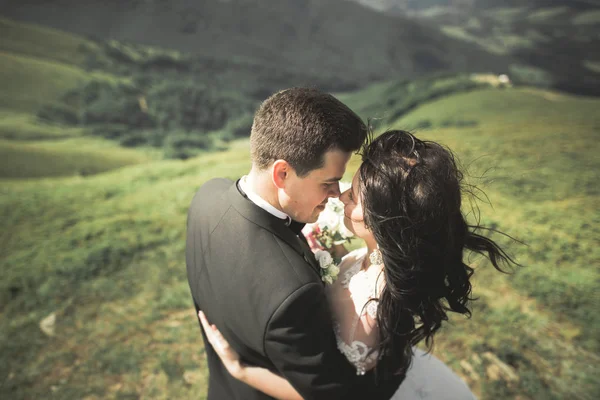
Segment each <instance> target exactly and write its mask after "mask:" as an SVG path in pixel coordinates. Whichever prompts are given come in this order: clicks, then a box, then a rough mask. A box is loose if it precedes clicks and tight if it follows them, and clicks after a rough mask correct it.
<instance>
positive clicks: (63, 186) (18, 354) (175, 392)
mask: <svg viewBox="0 0 600 400" xmlns="http://www.w3.org/2000/svg"><path fill="white" fill-rule="evenodd" d="M394 85H397V82H392V83H390V84H387V85H386V84H381V85H379V86H377V87H373V88H371V89H370V92H369V91H368V90H367V89H365V91H363V92H361V93H359V94H356V95H355V96H354V97H353V96H352V95H346V96H345V97H344V99H345V101H347V102H348V103H349V104H350V105H352V106H354V107H355V108H357V109H359V110H363V111H361V113H363V116H364V117H368V116H370V115H369V114H370V113H371V112H372V110H371V109H369V108H368V103H369V102H370V101H371V102H373V103H378V104H385V102H386V100H387V98H390V99H393V98H395V94H394V91H393V90H392V89H393V87H394ZM369 93H370V97H369V98H366V97H365V96H367V95H368V94H369ZM386 96H387V98H386ZM599 106H600V103H599V100H597V99H591V98H585V97H575V96H569V95H564V94H561V93H556V92H549V91H543V90H531V89H506V90H503V91H499V90H491V89H486V90H475V91H471V92H468V93H461V94H456V95H453V96H450V97H446V98H440V99H437V100H435V101H433V102H431V103H428V104H425V105H422V106H420V107H418V108H416V109H413V110H412V111H411V112H410V113H408V114H406V115H403V116H402V117H401V119H399V120H394V121H389V124H390V125H392V126H398V127H402V126H410V125H414V124H415V123H417V122H419V121H422V120H429V121H430V129H429V130H422V131H420V132H418V133H417V134H418V136H419V137H423V138H434V139H436V140H439V141H442V142H443V143H446V144H448V145H449V146H450V147H451V148H453V149H454V150H455V151H456V153H457V155H458V156H459V158H460V161H461V162H462V164H463V165H464V166H465V167H467V168H468V170H469V172H470V178H469V179H468V182H469V183H472V184H477V185H478V186H479V187H481V188H482V189H484V190H485V191H486V193H487V195H488V197H489V199H490V200H491V202H492V204H493V208H491V207H489V206H487V205H485V204H483V203H480V211H481V218H482V219H481V222H482V223H483V224H485V225H487V226H491V227H495V228H497V229H500V230H502V231H505V232H507V233H509V234H511V235H513V236H516V237H518V238H519V239H522V240H524V241H525V242H526V243H527V244H528V246H524V245H519V244H517V243H514V242H511V241H509V240H506V239H505V238H502V237H499V236H498V237H497V238H498V239H499V240H501V241H502V242H503V243H505V244H506V245H507V248H508V249H509V250H510V252H511V253H512V254H514V255H515V256H516V257H517V258H518V260H519V261H520V262H521V263H522V264H523V265H524V267H523V268H519V269H517V270H516V271H515V273H514V274H512V275H501V274H498V273H496V272H495V271H494V270H493V269H492V268H491V267H490V266H489V265H487V264H486V263H483V262H482V261H481V259H478V258H477V257H473V258H471V261H472V262H473V263H474V264H475V265H477V272H476V280H475V291H474V295H475V297H479V298H480V300H478V301H477V302H475V308H474V316H473V318H472V319H471V320H462V319H458V318H452V324H451V325H448V326H447V327H445V328H444V330H443V332H442V333H441V334H440V335H439V339H438V340H437V342H436V343H437V345H436V348H435V354H436V355H438V356H439V357H440V358H442V359H444V360H445V361H446V362H448V363H449V365H450V366H451V367H452V368H453V369H454V370H455V371H456V372H457V373H459V374H460V375H462V376H463V377H464V378H465V379H466V380H467V381H468V382H469V384H470V385H471V387H473V389H474V390H475V392H476V393H477V394H478V396H479V398H482V399H514V398H531V399H533V398H545V399H546V398H547V399H560V398H577V399H592V398H594V394H595V393H597V392H598V389H599V388H598V382H597V380H596V379H595V377H597V376H598V370H597V368H598V363H597V355H596V354H597V352H598V350H599V343H598V339H597V335H596V333H597V326H598V323H599V321H598V319H597V313H596V312H595V308H596V305H597V304H598V300H599V299H598V292H597V290H596V289H597V284H598V281H599V279H600V277H599V275H598V271H597V269H596V268H595V265H597V261H598V259H599V258H600V254H599V253H598V246H597V243H596V239H595V238H597V237H598V233H599V232H598V228H597V227H598V226H599V225H598V222H600V221H598V212H597V211H598V210H597V204H598V191H597V185H596V182H597V181H598V172H597V171H599V170H600V169H599V168H598V167H599V165H598V160H597V157H596V154H597V152H598V150H599V149H598V145H597V141H596V140H595V138H596V137H597V134H598V129H599V127H600V120H599V119H598V116H597V113H595V112H594V110H597V109H598V107H599ZM382 107H384V106H382ZM394 107H395V106H394V105H392V106H390V108H389V109H385V110H383V111H382V112H389V114H390V115H391V114H394V113H395V111H397V110H396V109H395V108H394ZM364 110H366V112H367V114H365V111H364ZM566 115H568V118H565V116H566ZM456 119H469V120H473V121H476V123H475V124H473V125H470V126H458V125H456V124H454V125H452V124H451V125H444V123H445V121H447V120H456ZM248 153H249V152H248V142H247V141H237V142H233V145H232V147H231V148H230V149H229V150H227V151H224V152H221V153H215V154H207V155H203V156H202V157H198V158H193V159H190V160H188V161H161V162H154V163H150V164H145V165H139V166H130V167H125V168H122V169H119V170H116V171H112V172H107V173H105V174H101V175H97V176H92V177H87V178H85V179H82V178H80V177H78V178H63V179H45V180H31V181H3V182H2V185H0V186H1V187H2V191H1V192H0V193H1V194H0V213H1V214H2V215H3V222H4V226H3V230H2V234H1V235H0V254H2V257H1V258H0V271H1V272H2V276H3V279H2V281H1V282H0V313H1V315H2V318H1V319H0V381H1V382H3V384H2V385H1V386H0V397H2V398H11V399H21V398H40V397H47V396H48V393H52V396H55V397H58V398H85V397H88V398H118V397H152V398H180V399H185V398H204V396H205V395H206V381H207V374H208V373H207V370H206V365H205V361H204V357H203V350H202V345H201V342H200V339H199V331H198V324H197V322H196V318H195V316H194V312H193V307H191V301H190V297H189V289H188V287H187V282H186V278H185V266H184V258H183V250H184V242H185V241H184V235H185V218H186V211H187V207H188V205H189V202H190V200H191V198H192V196H193V194H194V192H195V190H196V188H197V187H198V186H199V185H200V184H202V183H203V182H205V181H206V180H208V179H210V178H211V177H215V176H225V177H230V178H236V177H239V176H240V175H242V174H244V173H245V172H246V171H247V170H248V168H249V166H250V165H249V158H248V157H249V155H248ZM357 165H358V159H357V158H354V159H353V161H352V162H351V164H350V167H349V169H348V172H347V174H346V177H345V179H346V180H349V179H350V177H351V175H352V173H353V172H354V171H355V170H356V167H357ZM475 194H477V193H475ZM480 197H482V196H481V195H480ZM482 199H484V200H485V198H484V197H482ZM469 210H471V208H470V203H469V201H467V199H465V210H464V212H466V213H467V212H470V211H469ZM475 210H476V209H475ZM470 215H471V217H473V214H472V212H471V213H470ZM42 320H44V321H45V322H44V324H43V329H44V330H42V329H41V328H40V323H41V321H42ZM52 320H54V323H52ZM44 331H45V332H47V333H44ZM49 335H51V336H49ZM515 376H516V378H515Z"/></svg>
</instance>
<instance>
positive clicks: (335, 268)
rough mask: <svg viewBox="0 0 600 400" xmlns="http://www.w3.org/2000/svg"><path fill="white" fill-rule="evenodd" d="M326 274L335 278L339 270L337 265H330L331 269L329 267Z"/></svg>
mask: <svg viewBox="0 0 600 400" xmlns="http://www.w3.org/2000/svg"><path fill="white" fill-rule="evenodd" d="M327 273H328V275H329V276H331V277H332V278H337V276H338V274H339V273H340V268H339V267H338V266H337V265H332V266H331V267H329V269H328V270H327Z"/></svg>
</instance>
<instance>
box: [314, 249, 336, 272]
mask: <svg viewBox="0 0 600 400" xmlns="http://www.w3.org/2000/svg"><path fill="white" fill-rule="evenodd" d="M315 258H316V259H317V261H319V265H320V266H321V268H327V267H329V264H331V263H332V262H333V258H331V254H329V252H327V251H325V250H319V251H317V252H316V254H315Z"/></svg>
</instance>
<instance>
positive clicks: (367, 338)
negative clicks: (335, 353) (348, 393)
mask: <svg viewBox="0 0 600 400" xmlns="http://www.w3.org/2000/svg"><path fill="white" fill-rule="evenodd" d="M366 257H367V249H366V248H361V249H358V250H354V251H352V252H350V253H348V254H347V255H346V256H345V257H344V258H343V259H342V262H341V263H340V265H339V268H340V273H339V278H338V279H337V280H336V281H335V282H334V283H333V284H332V285H329V286H328V287H327V297H328V300H329V303H330V306H331V310H332V313H333V320H334V326H335V335H336V340H337V346H338V349H339V350H340V351H341V352H342V353H343V354H344V356H346V358H347V359H348V361H350V363H352V364H353V365H354V366H355V367H356V373H357V374H359V375H362V374H364V373H365V372H366V371H367V370H369V369H371V368H372V367H373V366H374V365H375V364H376V362H377V357H378V352H377V350H376V347H377V345H378V340H379V337H378V333H379V332H378V329H377V304H378V303H377V302H378V300H377V299H378V297H379V293H381V289H382V288H383V285H384V282H383V280H384V279H383V273H382V266H380V265H371V266H369V267H368V268H367V269H363V262H364V260H365V258H366Z"/></svg>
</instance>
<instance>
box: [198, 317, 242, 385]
mask: <svg viewBox="0 0 600 400" xmlns="http://www.w3.org/2000/svg"><path fill="white" fill-rule="evenodd" d="M198 317H199V318H200V323H202V327H203V328H204V332H205V333H206V338H207V339H208V341H209V342H210V344H211V346H212V347H213V349H215V352H216V353H217V355H218V356H219V358H220V359H221V361H222V362H223V365H224V366H225V368H227V371H229V373H230V374H231V375H232V376H233V377H234V378H237V379H243V375H244V372H245V368H244V366H243V365H242V362H241V361H240V355H239V354H238V353H237V352H236V351H235V350H233V349H232V348H231V346H230V345H229V342H228V341H227V340H226V339H225V338H224V337H223V335H222V334H221V332H220V331H219V330H218V329H217V327H216V326H215V325H214V324H213V325H211V324H210V323H209V322H208V320H207V319H206V315H204V313H203V312H202V311H199V312H198Z"/></svg>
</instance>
